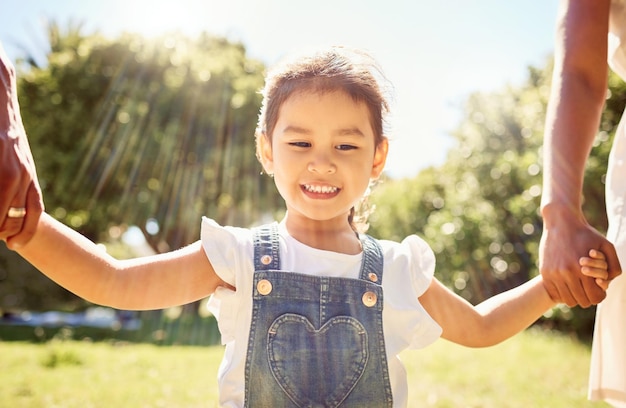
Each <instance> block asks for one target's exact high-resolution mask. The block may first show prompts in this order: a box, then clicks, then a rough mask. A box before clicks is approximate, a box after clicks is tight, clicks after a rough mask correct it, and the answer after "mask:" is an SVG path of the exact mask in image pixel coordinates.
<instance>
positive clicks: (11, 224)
mask: <svg viewBox="0 0 626 408" xmlns="http://www.w3.org/2000/svg"><path fill="white" fill-rule="evenodd" d="M28 184H29V183H28ZM28 184H26V185H24V186H22V185H21V183H20V185H19V186H18V187H19V188H18V190H17V191H16V194H15V195H14V197H13V199H12V200H11V202H10V204H9V205H8V206H7V207H6V210H4V211H2V215H3V217H4V222H3V224H2V227H1V228H0V238H2V239H3V240H5V241H7V240H8V238H10V237H13V236H15V235H16V234H19V233H20V231H21V230H22V226H23V224H24V218H23V217H9V215H8V213H9V209H10V208H12V207H13V208H25V207H26V204H25V203H26V196H27V194H28Z"/></svg>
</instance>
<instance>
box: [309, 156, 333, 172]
mask: <svg viewBox="0 0 626 408" xmlns="http://www.w3.org/2000/svg"><path fill="white" fill-rule="evenodd" d="M307 169H308V170H309V171H310V172H311V173H317V174H333V173H334V172H335V171H337V167H336V166H335V164H334V163H333V162H332V161H331V160H329V158H328V157H326V156H322V155H319V156H316V157H315V158H313V160H311V161H310V162H309V164H308V166H307Z"/></svg>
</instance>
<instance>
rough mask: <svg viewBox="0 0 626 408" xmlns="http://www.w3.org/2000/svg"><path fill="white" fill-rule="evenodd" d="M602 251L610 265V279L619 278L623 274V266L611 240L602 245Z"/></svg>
mask: <svg viewBox="0 0 626 408" xmlns="http://www.w3.org/2000/svg"><path fill="white" fill-rule="evenodd" d="M600 251H601V252H603V253H604V255H605V256H606V261H607V263H608V267H609V280H612V279H615V278H617V277H618V276H619V275H621V274H622V267H621V265H620V262H619V258H618V257H617V252H615V247H614V246H613V244H611V243H610V242H609V241H605V242H603V243H602V245H601V246H600Z"/></svg>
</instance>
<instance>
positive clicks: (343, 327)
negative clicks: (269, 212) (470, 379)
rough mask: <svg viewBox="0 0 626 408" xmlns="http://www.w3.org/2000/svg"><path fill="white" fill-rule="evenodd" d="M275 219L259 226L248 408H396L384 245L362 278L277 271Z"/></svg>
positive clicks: (372, 250)
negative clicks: (385, 317)
mask: <svg viewBox="0 0 626 408" xmlns="http://www.w3.org/2000/svg"><path fill="white" fill-rule="evenodd" d="M277 229H278V228H277V224H276V223H273V224H269V225H266V226H263V227H260V228H257V229H255V234H254V265H255V266H254V268H255V272H254V285H253V294H252V295H253V305H252V323H251V325H250V338H249V342H248V351H247V357H246V365H245V373H246V377H245V378H246V385H245V388H246V389H245V405H246V407H272V408H276V407H339V406H341V407H376V408H380V407H391V406H392V397H391V385H390V382H389V371H388V368H387V357H386V354H385V340H384V336H383V325H382V310H383V291H382V287H381V282H382V278H383V275H382V274H383V257H382V251H381V248H380V245H379V244H378V242H376V240H374V239H373V238H371V237H369V236H367V235H362V236H361V243H362V246H363V261H362V265H361V272H360V276H359V279H348V278H334V277H319V276H311V275H304V274H299V273H295V272H291V271H289V272H287V271H281V270H280V259H279V254H278V252H279V251H278V231H277Z"/></svg>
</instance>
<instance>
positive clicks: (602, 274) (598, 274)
mask: <svg viewBox="0 0 626 408" xmlns="http://www.w3.org/2000/svg"><path fill="white" fill-rule="evenodd" d="M580 272H582V274H583V275H585V276H587V277H590V278H600V279H604V280H608V278H609V272H608V271H607V270H606V269H602V268H593V267H589V266H583V267H581V268H580Z"/></svg>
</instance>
